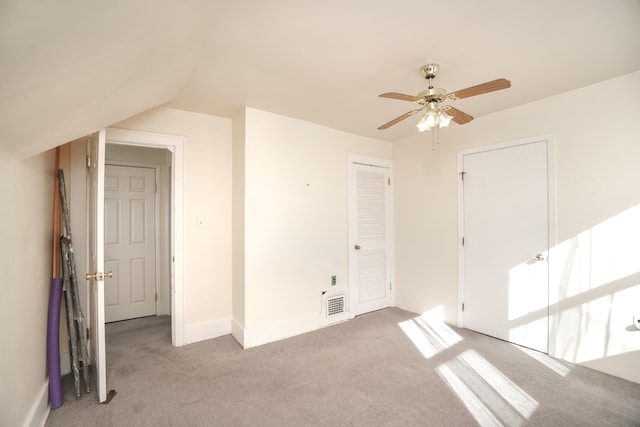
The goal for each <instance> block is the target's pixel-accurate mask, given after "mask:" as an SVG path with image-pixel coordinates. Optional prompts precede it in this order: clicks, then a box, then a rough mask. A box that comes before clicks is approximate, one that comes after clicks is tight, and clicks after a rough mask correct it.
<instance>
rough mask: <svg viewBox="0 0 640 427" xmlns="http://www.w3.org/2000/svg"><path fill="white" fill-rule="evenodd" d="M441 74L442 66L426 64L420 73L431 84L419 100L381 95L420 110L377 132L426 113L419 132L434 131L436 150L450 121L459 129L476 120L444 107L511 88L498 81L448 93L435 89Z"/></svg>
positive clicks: (391, 94)
mask: <svg viewBox="0 0 640 427" xmlns="http://www.w3.org/2000/svg"><path fill="white" fill-rule="evenodd" d="M439 70H440V66H439V65H438V64H427V65H424V66H422V68H420V72H421V73H422V75H423V76H424V78H425V79H427V80H429V87H428V88H427V89H425V90H423V91H422V92H420V93H419V94H418V95H416V96H413V95H406V94H403V93H398V92H387V93H383V94H380V97H382V98H391V99H398V100H400V101H409V102H413V103H415V104H418V105H420V108H418V109H416V110H412V111H409V112H407V113H404V114H403V115H401V116H398V117H396V118H395V119H393V120H391V121H390V122H387V123H385V124H383V125H382V126H380V127H379V128H378V129H379V130H382V129H387V128H389V127H391V126H393V125H395V124H396V123H399V122H401V121H402V120H404V119H406V118H409V117H411V116H413V115H414V114H417V113H419V112H421V111H423V110H426V111H425V112H424V115H423V116H422V118H421V119H420V121H419V122H418V124H417V125H416V127H417V128H418V130H419V131H420V132H425V131H431V133H432V145H431V149H432V150H435V147H436V144H439V143H440V135H439V134H440V132H439V129H440V128H443V127H447V126H449V124H450V123H451V121H454V122H456V123H457V124H459V125H463V124H465V123H469V122H470V121H471V120H473V117H472V116H470V115H469V114H467V113H465V112H463V111H460V110H458V109H457V108H454V107H452V106H450V105H443V103H447V102H452V101H456V100H458V99H463V98H469V97H470V96H476V95H482V94H484V93H489V92H494V91H496V90H501V89H507V88H509V87H511V82H510V81H509V80H506V79H497V80H492V81H490V82H487V83H482V84H479V85H476V86H471V87H468V88H466V89H462V90H459V91H456V92H451V93H447V91H446V90H445V89H442V88H434V87H433V79H434V78H435V77H436V75H437V74H438V71H439Z"/></svg>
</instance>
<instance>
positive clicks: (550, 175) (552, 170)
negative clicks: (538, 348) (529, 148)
mask: <svg viewBox="0 0 640 427" xmlns="http://www.w3.org/2000/svg"><path fill="white" fill-rule="evenodd" d="M535 142H546V144H547V209H548V213H547V222H548V236H547V239H548V242H549V252H551V249H552V248H553V247H554V246H555V245H556V244H557V210H556V162H555V157H556V155H555V135H553V134H543V135H538V136H532V137H528V138H523V139H517V140H511V141H507V142H501V143H496V144H491V145H484V146H481V147H476V148H470V149H467V150H462V151H459V152H458V167H457V173H458V304H457V306H458V307H457V311H458V327H459V328H463V327H464V315H463V310H462V302H463V301H464V246H463V244H462V238H463V237H464V185H463V178H462V172H463V165H464V156H466V155H470V154H477V153H484V152H488V151H495V150H501V149H505V148H512V147H517V146H520V145H526V144H532V143H535ZM547 262H548V271H549V272H551V271H552V262H553V259H552V257H551V256H550V255H549V254H548V255H547ZM550 278H551V276H550V275H548V283H549V348H548V350H549V355H551V356H555V354H556V331H557V318H558V316H557V311H558V309H557V305H556V304H555V301H556V295H557V294H558V292H557V289H556V287H555V285H554V284H552V283H551V280H550Z"/></svg>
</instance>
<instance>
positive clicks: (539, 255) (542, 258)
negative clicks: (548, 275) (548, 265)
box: [536, 254, 544, 261]
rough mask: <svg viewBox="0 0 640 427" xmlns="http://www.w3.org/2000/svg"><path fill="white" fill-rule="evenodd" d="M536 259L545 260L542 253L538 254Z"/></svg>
mask: <svg viewBox="0 0 640 427" xmlns="http://www.w3.org/2000/svg"><path fill="white" fill-rule="evenodd" d="M536 261H544V257H543V256H542V254H536Z"/></svg>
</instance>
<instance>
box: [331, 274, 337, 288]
mask: <svg viewBox="0 0 640 427" xmlns="http://www.w3.org/2000/svg"><path fill="white" fill-rule="evenodd" d="M336 283H337V281H336V276H331V286H335V285H336Z"/></svg>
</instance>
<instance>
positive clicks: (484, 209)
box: [463, 141, 549, 352]
mask: <svg viewBox="0 0 640 427" xmlns="http://www.w3.org/2000/svg"><path fill="white" fill-rule="evenodd" d="M463 178H464V180H463V193H464V195H463V200H464V201H463V203H464V208H463V209H464V212H463V215H464V234H463V236H464V246H463V250H464V284H463V287H464V291H463V292H464V295H463V301H464V309H463V310H464V311H463V319H464V326H465V327H466V328H469V329H473V330H475V331H478V332H482V333H484V334H487V335H491V336H494V337H496V338H500V339H503V340H506V341H510V342H513V343H515V344H520V345H523V346H526V347H529V348H532V349H535V350H539V351H543V352H548V342H549V320H548V319H549V312H548V308H549V281H548V263H547V253H548V249H549V221H548V219H549V202H548V200H549V196H548V172H547V141H537V142H531V143H526V144H521V145H515V146H508V147H504V148H499V149H491V150H488V151H483V152H477V153H473V154H467V155H464V156H463Z"/></svg>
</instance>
